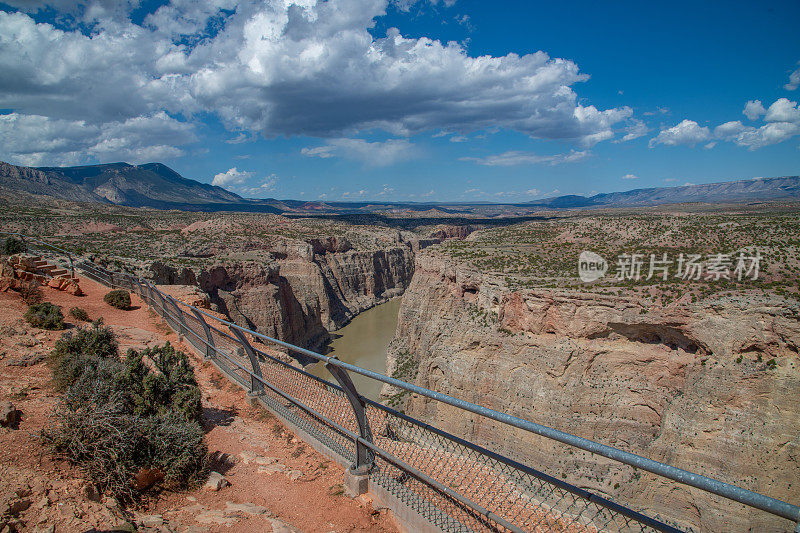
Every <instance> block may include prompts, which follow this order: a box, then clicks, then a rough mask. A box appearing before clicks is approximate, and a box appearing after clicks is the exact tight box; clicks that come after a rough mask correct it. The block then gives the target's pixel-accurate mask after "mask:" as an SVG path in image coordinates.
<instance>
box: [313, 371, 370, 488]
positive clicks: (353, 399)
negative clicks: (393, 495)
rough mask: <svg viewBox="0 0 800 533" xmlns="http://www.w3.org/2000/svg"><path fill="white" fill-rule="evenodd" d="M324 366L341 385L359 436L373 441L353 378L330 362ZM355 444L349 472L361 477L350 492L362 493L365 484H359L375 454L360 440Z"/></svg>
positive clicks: (364, 481) (367, 472)
mask: <svg viewBox="0 0 800 533" xmlns="http://www.w3.org/2000/svg"><path fill="white" fill-rule="evenodd" d="M325 368H327V369H328V372H330V373H331V374H332V375H333V377H335V378H336V381H338V382H339V385H341V387H342V389H344V393H345V395H346V396H347V399H348V401H349V402H350V405H351V406H352V407H353V413H354V414H355V417H356V422H357V423H358V433H359V436H360V437H361V438H362V439H364V440H365V441H367V442H370V443H371V442H373V440H372V431H371V430H370V427H369V420H368V419H367V413H366V411H365V409H364V399H363V398H362V397H361V395H360V394H358V391H357V390H356V386H355V385H354V384H353V380H352V379H350V374H348V373H347V371H346V370H344V369H343V368H340V367H338V366H335V365H332V364H330V363H326V364H325ZM355 444H356V461H355V463H354V464H353V465H352V466H351V467H350V470H349V473H350V474H351V475H352V476H356V477H360V478H361V479H358V480H356V481H357V482H358V484H359V488H357V489H354V490H352V492H355V493H358V494H363V492H365V491H366V486H363V487H361V486H360V485H361V484H362V483H363V484H364V485H365V484H366V476H367V474H369V471H370V470H372V466H373V465H374V464H375V454H373V453H372V450H370V449H369V448H367V447H366V446H364V445H363V444H362V443H361V441H358V440H357V441H356V443H355ZM346 479H347V478H346Z"/></svg>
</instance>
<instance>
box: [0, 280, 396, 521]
mask: <svg viewBox="0 0 800 533" xmlns="http://www.w3.org/2000/svg"><path fill="white" fill-rule="evenodd" d="M80 284H81V288H82V289H83V291H84V292H85V293H86V295H85V296H82V297H75V296H72V295H69V294H67V293H64V292H59V291H56V290H54V289H51V288H49V287H43V291H44V294H45V299H46V300H47V301H50V302H52V303H54V304H56V305H59V306H61V307H62V309H63V311H64V314H65V317H66V321H67V322H68V327H70V328H72V327H75V326H76V324H75V321H74V320H73V319H72V318H71V317H69V315H68V311H69V308H70V307H72V306H79V307H82V308H83V309H85V310H86V311H87V312H88V314H89V317H90V318H91V319H96V318H99V317H102V318H103V320H104V322H105V323H106V324H107V325H110V326H111V327H112V328H113V329H114V331H115V332H116V333H117V334H118V338H119V341H120V347H121V351H123V352H124V351H125V350H126V349H127V348H129V347H133V348H141V347H144V346H146V345H152V344H155V343H163V342H164V341H166V340H169V341H170V342H172V343H173V344H174V343H175V342H176V341H177V338H176V335H175V334H174V333H173V332H172V331H171V330H169V328H167V327H166V326H165V325H164V323H163V322H162V320H161V319H160V318H159V317H157V316H156V315H155V313H153V312H152V311H150V310H148V308H147V306H146V305H144V304H143V303H142V302H141V300H139V299H138V298H137V297H136V296H135V295H132V300H133V307H134V308H133V309H132V310H128V311H121V310H118V309H115V308H112V307H111V306H109V305H107V304H106V303H104V302H103V300H102V297H103V295H104V294H105V293H106V292H108V289H107V288H106V287H104V286H102V285H99V284H97V283H95V282H93V281H90V280H88V279H85V278H81V283H80ZM26 307H27V306H26V305H25V304H24V303H23V302H22V299H21V298H20V296H19V294H17V293H15V292H12V291H9V292H6V293H0V369H2V372H1V373H0V401H3V400H10V401H12V402H13V403H14V405H15V406H16V408H17V409H19V410H21V411H22V422H21V423H20V425H19V428H18V429H8V428H0V516H2V518H0V531H3V532H5V529H4V526H5V524H4V522H9V526H10V527H17V529H19V530H23V531H49V532H62V531H63V532H74V531H88V530H98V529H106V530H108V529H115V528H129V529H130V527H131V526H133V525H136V526H137V527H138V530H139V531H191V532H202V531H208V532H210V533H213V532H223V531H224V532H231V533H233V532H249V531H270V529H271V530H272V531H309V532H312V531H314V532H316V531H319V532H333V531H336V532H349V531H378V532H382V531H397V526H396V524H395V522H394V520H393V518H392V516H391V513H390V512H388V511H387V510H385V509H378V510H375V509H373V508H372V505H371V503H372V502H371V499H370V498H369V497H367V496H362V497H360V498H357V499H350V498H348V497H346V496H345V495H343V494H342V486H341V484H342V481H343V478H344V472H343V470H342V469H341V467H339V466H338V465H337V464H336V463H334V462H333V461H331V460H329V459H327V458H326V457H324V456H323V455H321V454H319V453H317V452H316V451H314V450H313V449H312V448H311V447H310V446H309V445H307V444H305V443H303V442H302V441H300V440H299V439H297V438H296V437H294V435H292V433H291V432H289V431H288V430H287V429H286V428H285V427H284V426H283V425H282V424H281V423H280V422H279V421H278V420H277V419H275V418H274V417H273V416H272V415H271V414H270V413H268V412H267V411H266V410H264V409H262V408H260V407H255V406H252V405H250V404H249V403H248V401H247V399H246V398H245V394H244V391H242V390H241V389H240V388H239V387H236V386H234V385H233V384H231V383H230V382H229V381H228V380H227V379H226V378H225V377H223V376H222V375H221V374H220V373H219V372H218V371H217V370H216V369H215V368H214V367H213V366H212V365H211V364H210V363H206V362H203V361H202V359H200V358H199V357H197V356H196V354H195V353H194V352H193V350H192V349H191V348H190V347H189V346H185V345H181V347H182V349H183V350H184V351H185V352H186V353H187V354H189V356H190V359H191V360H192V363H193V364H194V366H195V373H196V375H197V379H198V382H199V383H200V387H201V389H202V391H203V407H204V415H203V416H204V420H203V422H204V425H205V429H206V431H207V433H206V443H207V445H208V448H209V452H210V453H211V454H212V455H213V456H214V457H215V458H216V461H215V468H216V469H217V470H219V471H220V472H221V473H222V474H223V475H224V476H225V477H226V479H227V480H228V481H229V482H230V486H228V487H225V488H222V489H221V490H219V491H217V492H209V491H205V490H203V489H202V488H199V489H196V490H193V491H190V492H183V493H166V492H162V493H161V494H159V495H157V496H153V497H152V498H150V499H148V500H146V501H145V502H144V503H143V504H142V506H141V508H138V509H128V510H120V509H118V508H117V507H116V506H115V505H114V503H115V502H113V501H112V500H111V499H109V498H103V499H102V501H101V502H95V501H90V500H89V498H88V497H87V492H86V490H85V488H86V483H85V481H83V479H82V476H81V472H80V470H79V469H78V468H76V467H74V466H72V465H69V464H68V463H66V462H64V461H59V460H55V459H53V458H52V457H50V456H49V455H48V453H47V451H46V450H45V448H44V447H43V446H42V444H41V443H40V441H39V440H38V438H37V437H36V435H37V434H38V432H39V431H41V429H42V428H43V427H45V425H46V424H47V421H48V417H49V413H50V411H51V410H52V409H53V408H54V406H55V405H56V402H57V399H58V394H57V393H56V392H55V391H54V390H53V388H52V387H51V385H50V369H49V368H48V366H47V364H46V362H45V361H39V362H34V361H35V359H32V360H29V361H28V364H30V363H33V364H30V366H17V365H15V364H9V363H19V361H20V359H21V358H22V359H24V358H25V357H32V356H36V355H37V354H41V355H46V354H47V353H49V351H50V350H51V349H52V345H53V343H54V342H55V340H56V339H57V338H58V337H59V336H60V335H61V333H62V332H47V331H43V330H38V329H35V328H31V327H30V326H28V325H27V324H26V323H25V322H24V321H23V320H22V319H21V317H22V315H23V313H24V311H25V309H26ZM20 501H22V502H27V503H23V504H21V506H22V507H25V506H26V505H29V507H27V509H25V510H23V511H19V512H17V513H16V514H15V513H13V512H11V510H10V509H8V507H7V506H6V505H7V504H16V502H20ZM4 512H5V513H6V514H5V515H3V513H4ZM9 517H11V518H10V519H9ZM13 524H17V525H16V526H14V525H13ZM95 528H97V529H95ZM11 530H12V531H13V529H11Z"/></svg>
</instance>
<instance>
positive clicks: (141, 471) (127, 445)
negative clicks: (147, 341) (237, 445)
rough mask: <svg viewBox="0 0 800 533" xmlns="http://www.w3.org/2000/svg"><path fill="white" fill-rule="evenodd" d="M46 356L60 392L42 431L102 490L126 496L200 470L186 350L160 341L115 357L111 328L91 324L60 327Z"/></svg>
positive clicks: (177, 482)
mask: <svg viewBox="0 0 800 533" xmlns="http://www.w3.org/2000/svg"><path fill="white" fill-rule="evenodd" d="M50 362H51V369H52V373H53V381H54V383H55V384H56V387H57V388H58V389H59V390H61V391H63V392H64V394H63V396H62V398H61V400H60V401H59V403H58V405H57V407H56V408H55V409H54V411H53V414H52V416H51V420H50V423H49V424H48V426H47V427H46V428H45V430H43V432H42V438H43V440H44V442H45V443H46V444H47V445H48V447H49V448H50V449H51V450H52V451H53V453H55V454H56V455H57V456H60V457H63V458H65V459H67V460H69V461H70V462H72V463H74V464H76V465H78V466H79V467H81V468H83V469H84V470H85V471H86V473H87V474H88V476H89V478H90V479H91V480H92V481H93V482H94V483H96V484H97V485H98V486H99V487H100V490H101V491H102V492H103V493H105V494H108V495H111V496H113V497H115V498H117V499H118V500H120V501H122V502H133V501H135V500H137V499H138V498H139V497H140V495H141V493H142V492H143V491H144V490H146V489H149V488H150V487H151V486H152V485H154V484H160V485H161V486H163V487H165V488H168V489H172V490H175V489H181V488H185V487H188V486H191V485H193V484H196V483H197V482H198V481H200V479H202V478H203V476H204V475H205V473H206V455H207V448H206V446H205V444H204V443H203V430H202V428H201V427H200V424H199V420H200V390H199V388H198V386H197V381H196V380H195V378H194V373H193V371H192V368H191V366H190V365H189V361H188V359H187V358H186V355H185V354H183V353H182V352H179V351H176V350H175V349H174V348H173V347H172V346H170V345H169V344H166V345H164V346H159V347H155V348H151V349H147V350H143V351H141V352H139V351H136V350H129V351H128V353H127V355H126V357H125V358H123V359H120V357H119V351H118V345H117V341H116V339H115V338H114V334H113V331H112V330H111V329H110V328H108V327H106V326H102V325H95V326H93V327H91V328H79V329H78V330H77V331H76V332H68V333H66V334H64V335H63V336H62V338H61V339H60V340H59V341H57V343H56V346H55V349H54V350H53V353H52V354H51V357H50ZM143 480H147V481H143Z"/></svg>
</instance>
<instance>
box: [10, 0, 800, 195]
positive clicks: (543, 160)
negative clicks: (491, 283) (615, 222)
mask: <svg viewBox="0 0 800 533" xmlns="http://www.w3.org/2000/svg"><path fill="white" fill-rule="evenodd" d="M0 8H2V10H3V12H0V68H2V69H3V72H5V73H7V75H5V76H3V78H2V79H0V109H1V110H2V111H1V113H2V114H0V159H2V160H5V161H9V162H12V163H16V164H27V165H68V164H92V163H104V162H112V161H119V160H124V161H128V162H131V163H141V162H148V161H161V162H164V163H166V164H168V165H170V166H171V167H173V168H174V169H176V170H177V171H178V172H180V173H181V174H183V175H184V176H186V177H190V178H193V179H197V180H199V181H203V182H207V183H211V182H214V183H217V184H220V185H223V186H225V187H226V188H229V189H231V190H233V191H235V192H237V193H239V194H242V195H244V196H251V197H278V198H297V199H308V200H313V199H325V200H359V201H361V200H382V201H406V200H414V201H434V200H435V201H529V200H535V199H538V198H542V197H546V196H552V195H559V194H586V195H589V194H593V193H596V192H609V191H617V190H628V189H632V188H640V187H653V186H664V185H682V184H684V183H708V182H713V181H726V180H733V179H745V178H751V177H758V176H779V175H796V174H798V173H800V110H799V109H798V106H797V102H798V100H800V89H798V85H800V64H798V62H799V61H800V37H798V33H797V29H796V27H797V21H798V20H800V2H797V1H796V0H794V1H786V2H759V3H755V2H726V3H724V4H723V3H720V2H713V3H712V2H671V3H669V4H656V3H648V2H622V1H615V2H584V3H579V2H576V3H566V2H558V3H557V2H547V3H535V2H492V3H490V2H479V1H470V0H455V1H453V0H439V1H435V2H434V1H432V0H416V1H415V0H395V1H391V2H389V1H387V0H330V1H328V2H322V3H319V4H317V2H316V1H312V0H303V1H298V2H296V3H290V2H288V1H286V2H284V1H278V0H263V1H259V2H243V1H238V0H203V1H189V0H173V2H171V3H158V2H150V1H143V2H139V1H137V0H95V1H90V2H83V3H76V2H72V1H67V0H51V1H48V0H26V1H24V2H23V1H22V0H14V1H10V2H8V3H5V4H2V3H0Z"/></svg>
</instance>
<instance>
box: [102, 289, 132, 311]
mask: <svg viewBox="0 0 800 533" xmlns="http://www.w3.org/2000/svg"><path fill="white" fill-rule="evenodd" d="M103 301H104V302H105V303H107V304H108V305H110V306H111V307H116V308H117V309H122V310H125V309H130V307H131V295H130V294H129V293H128V291H126V290H123V289H115V290H113V291H111V292H109V293H108V294H106V295H105V296H103Z"/></svg>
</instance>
